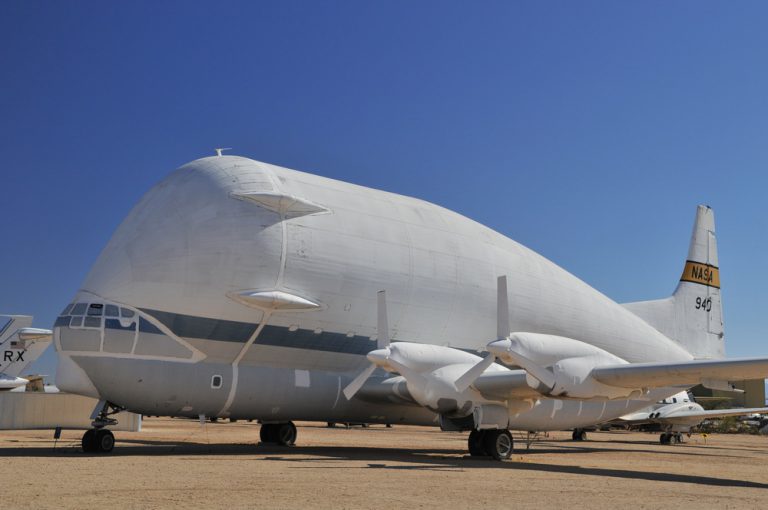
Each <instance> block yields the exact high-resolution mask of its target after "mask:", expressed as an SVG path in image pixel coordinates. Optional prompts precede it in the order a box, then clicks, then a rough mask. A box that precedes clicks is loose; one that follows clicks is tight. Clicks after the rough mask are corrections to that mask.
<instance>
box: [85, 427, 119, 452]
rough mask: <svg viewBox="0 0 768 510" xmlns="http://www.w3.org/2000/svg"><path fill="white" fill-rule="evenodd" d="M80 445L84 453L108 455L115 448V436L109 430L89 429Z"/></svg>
mask: <svg viewBox="0 0 768 510" xmlns="http://www.w3.org/2000/svg"><path fill="white" fill-rule="evenodd" d="M82 444H83V451H84V452H85V453H109V452H111V451H112V449H114V447H115V435H114V434H112V431H111V430H109V429H89V430H86V431H85V434H83V441H82Z"/></svg>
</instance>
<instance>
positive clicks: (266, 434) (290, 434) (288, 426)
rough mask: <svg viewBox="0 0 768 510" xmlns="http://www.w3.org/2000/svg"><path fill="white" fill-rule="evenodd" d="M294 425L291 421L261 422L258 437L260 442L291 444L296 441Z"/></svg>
mask: <svg viewBox="0 0 768 510" xmlns="http://www.w3.org/2000/svg"><path fill="white" fill-rule="evenodd" d="M296 435H297V432H296V425H294V424H293V422H292V421H289V422H285V423H262V424H261V430H260V431H259V438H260V439H261V442H262V443H272V444H279V445H280V446H293V445H294V444H295V443H296Z"/></svg>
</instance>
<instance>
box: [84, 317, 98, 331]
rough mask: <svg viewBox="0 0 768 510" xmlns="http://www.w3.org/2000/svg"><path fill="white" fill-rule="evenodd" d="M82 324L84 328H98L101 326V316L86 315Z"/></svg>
mask: <svg viewBox="0 0 768 510" xmlns="http://www.w3.org/2000/svg"><path fill="white" fill-rule="evenodd" d="M83 326H84V327H86V328H100V327H101V318H100V317H86V318H85V322H84V323H83Z"/></svg>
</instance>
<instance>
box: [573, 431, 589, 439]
mask: <svg viewBox="0 0 768 510" xmlns="http://www.w3.org/2000/svg"><path fill="white" fill-rule="evenodd" d="M571 439H573V440H574V441H586V440H587V431H586V430H584V429H573V434H571Z"/></svg>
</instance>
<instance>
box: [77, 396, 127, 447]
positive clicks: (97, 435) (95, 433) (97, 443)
mask: <svg viewBox="0 0 768 510" xmlns="http://www.w3.org/2000/svg"><path fill="white" fill-rule="evenodd" d="M124 409H125V408H124V407H120V406H117V405H115V404H113V403H111V402H109V401H106V400H100V401H99V403H98V404H97V405H96V408H95V409H94V410H93V413H91V419H92V420H93V421H92V422H91V426H92V427H93V428H92V429H89V430H86V431H85V434H83V440H82V446H83V452H85V453H109V452H111V451H112V450H113V449H114V447H115V435H114V434H113V433H112V431H111V430H109V429H106V428H105V427H106V426H107V425H117V420H116V419H114V418H110V415H113V414H117V413H119V412H121V411H123V410H124Z"/></svg>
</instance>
